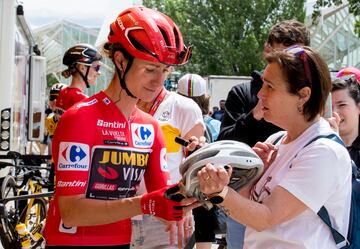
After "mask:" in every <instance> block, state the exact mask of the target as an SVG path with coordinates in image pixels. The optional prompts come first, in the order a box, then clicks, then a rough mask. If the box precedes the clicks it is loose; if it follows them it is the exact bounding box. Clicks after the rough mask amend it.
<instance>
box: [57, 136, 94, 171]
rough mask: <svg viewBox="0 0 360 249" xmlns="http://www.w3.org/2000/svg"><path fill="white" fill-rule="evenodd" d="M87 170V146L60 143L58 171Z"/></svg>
mask: <svg viewBox="0 0 360 249" xmlns="http://www.w3.org/2000/svg"><path fill="white" fill-rule="evenodd" d="M88 169H89V145H87V144H81V143H69V142H61V143H60V148H59V161H58V170H76V171H87V170H88Z"/></svg>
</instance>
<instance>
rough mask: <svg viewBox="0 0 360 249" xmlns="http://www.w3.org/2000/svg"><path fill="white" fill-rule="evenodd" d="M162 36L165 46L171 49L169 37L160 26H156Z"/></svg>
mask: <svg viewBox="0 0 360 249" xmlns="http://www.w3.org/2000/svg"><path fill="white" fill-rule="evenodd" d="M158 28H159V30H160V32H161V34H162V36H163V37H164V40H165V43H166V46H168V47H171V44H170V41H169V37H168V36H167V34H166V32H165V30H163V29H162V28H161V27H160V26H158Z"/></svg>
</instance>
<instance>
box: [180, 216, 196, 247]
mask: <svg viewBox="0 0 360 249" xmlns="http://www.w3.org/2000/svg"><path fill="white" fill-rule="evenodd" d="M176 225H177V231H178V232H177V234H178V246H179V248H184V247H185V245H186V243H187V242H188V241H189V239H190V237H191V235H192V233H193V230H194V226H193V216H192V212H187V213H186V215H185V216H184V218H183V219H182V220H180V221H178V222H177V223H176Z"/></svg>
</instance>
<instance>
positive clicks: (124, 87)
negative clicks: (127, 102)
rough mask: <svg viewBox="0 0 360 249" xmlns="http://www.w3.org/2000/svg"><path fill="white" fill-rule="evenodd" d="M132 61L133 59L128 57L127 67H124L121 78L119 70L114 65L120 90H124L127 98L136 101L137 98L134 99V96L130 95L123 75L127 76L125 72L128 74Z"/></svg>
mask: <svg viewBox="0 0 360 249" xmlns="http://www.w3.org/2000/svg"><path fill="white" fill-rule="evenodd" d="M133 61H134V57H130V58H129V61H128V63H127V65H126V68H125V72H124V75H123V76H121V72H120V69H119V68H118V66H117V65H116V63H114V64H115V69H116V73H117V74H118V77H119V80H120V86H121V88H123V89H124V90H125V92H126V94H127V95H128V96H130V97H131V98H134V99H136V98H137V97H135V96H134V94H132V93H131V92H130V90H129V89H128V88H127V86H126V82H125V75H126V74H127V72H129V70H130V68H131V65H132V63H133Z"/></svg>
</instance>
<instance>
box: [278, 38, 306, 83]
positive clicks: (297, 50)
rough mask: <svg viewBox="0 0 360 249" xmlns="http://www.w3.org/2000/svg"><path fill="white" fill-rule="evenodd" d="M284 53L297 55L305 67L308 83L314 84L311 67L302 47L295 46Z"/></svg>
mask: <svg viewBox="0 0 360 249" xmlns="http://www.w3.org/2000/svg"><path fill="white" fill-rule="evenodd" d="M284 51H285V52H287V53H290V54H293V55H295V56H296V57H298V58H299V59H300V60H301V61H302V63H303V66H304V71H305V77H306V79H307V81H308V82H309V83H310V84H311V83H312V80H311V71H310V66H309V62H308V60H307V56H306V52H305V50H304V49H303V48H302V47H300V46H299V45H294V46H291V47H288V48H286V49H284Z"/></svg>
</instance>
